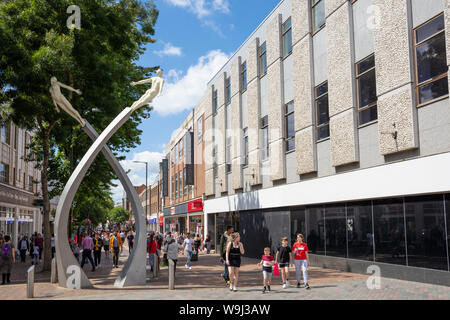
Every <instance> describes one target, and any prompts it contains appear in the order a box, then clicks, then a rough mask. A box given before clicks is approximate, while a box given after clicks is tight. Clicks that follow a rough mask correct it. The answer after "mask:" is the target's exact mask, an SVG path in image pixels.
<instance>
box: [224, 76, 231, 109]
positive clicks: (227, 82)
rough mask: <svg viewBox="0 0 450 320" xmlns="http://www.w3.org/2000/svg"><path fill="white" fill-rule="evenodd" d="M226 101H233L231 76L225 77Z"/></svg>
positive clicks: (228, 102)
mask: <svg viewBox="0 0 450 320" xmlns="http://www.w3.org/2000/svg"><path fill="white" fill-rule="evenodd" d="M225 95H226V98H225V101H226V103H227V104H230V103H231V78H230V77H228V78H226V79H225Z"/></svg>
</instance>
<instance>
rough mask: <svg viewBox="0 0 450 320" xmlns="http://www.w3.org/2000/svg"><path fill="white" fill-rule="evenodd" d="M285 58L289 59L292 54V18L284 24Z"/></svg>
mask: <svg viewBox="0 0 450 320" xmlns="http://www.w3.org/2000/svg"><path fill="white" fill-rule="evenodd" d="M282 32H283V58H285V57H287V56H288V55H290V54H291V52H292V24H291V18H288V19H287V20H286V22H285V23H283V30H282Z"/></svg>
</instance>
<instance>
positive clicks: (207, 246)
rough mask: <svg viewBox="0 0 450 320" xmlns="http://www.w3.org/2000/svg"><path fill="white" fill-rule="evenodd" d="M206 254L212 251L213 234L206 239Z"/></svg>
mask: <svg viewBox="0 0 450 320" xmlns="http://www.w3.org/2000/svg"><path fill="white" fill-rule="evenodd" d="M205 248H206V254H209V253H210V252H211V236H210V235H209V234H208V235H207V236H206V239H205Z"/></svg>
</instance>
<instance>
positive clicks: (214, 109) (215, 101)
mask: <svg viewBox="0 0 450 320" xmlns="http://www.w3.org/2000/svg"><path fill="white" fill-rule="evenodd" d="M216 113H217V90H214V91H213V114H216Z"/></svg>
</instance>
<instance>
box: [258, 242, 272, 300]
mask: <svg viewBox="0 0 450 320" xmlns="http://www.w3.org/2000/svg"><path fill="white" fill-rule="evenodd" d="M274 261H275V260H274V259H273V256H271V255H270V248H264V254H263V256H262V257H261V261H260V262H259V263H258V266H262V271H263V278H264V280H263V285H264V288H263V291H262V292H263V293H265V292H266V290H267V291H269V292H270V281H271V280H272V267H273V265H274V264H275V263H274Z"/></svg>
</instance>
